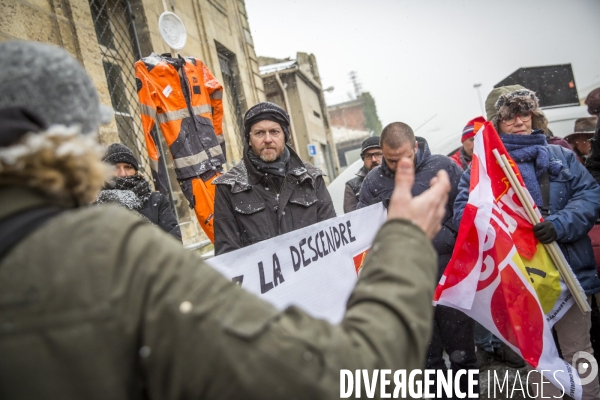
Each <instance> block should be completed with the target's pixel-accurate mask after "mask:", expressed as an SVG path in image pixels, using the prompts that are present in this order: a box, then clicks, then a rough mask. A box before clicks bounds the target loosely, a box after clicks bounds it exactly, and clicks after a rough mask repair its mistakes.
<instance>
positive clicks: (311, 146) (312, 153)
mask: <svg viewBox="0 0 600 400" xmlns="http://www.w3.org/2000/svg"><path fill="white" fill-rule="evenodd" d="M308 155H309V156H311V157H314V156H316V155H317V145H316V144H309V145H308Z"/></svg>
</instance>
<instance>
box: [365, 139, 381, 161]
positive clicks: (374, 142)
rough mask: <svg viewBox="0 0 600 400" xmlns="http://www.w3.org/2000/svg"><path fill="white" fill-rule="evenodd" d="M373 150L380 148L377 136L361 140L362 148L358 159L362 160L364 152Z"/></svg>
mask: <svg viewBox="0 0 600 400" xmlns="http://www.w3.org/2000/svg"><path fill="white" fill-rule="evenodd" d="M374 148H378V149H380V148H381V144H380V143H379V136H371V137H368V138H366V139H365V140H363V142H362V147H361V149H360V158H363V156H364V154H365V151H367V150H369V149H374Z"/></svg>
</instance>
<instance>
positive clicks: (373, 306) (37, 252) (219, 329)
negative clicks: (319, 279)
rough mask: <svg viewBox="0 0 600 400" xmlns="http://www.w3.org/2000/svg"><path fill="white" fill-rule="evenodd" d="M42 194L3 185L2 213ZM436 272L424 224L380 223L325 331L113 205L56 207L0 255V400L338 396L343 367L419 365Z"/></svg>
mask: <svg viewBox="0 0 600 400" xmlns="http://www.w3.org/2000/svg"><path fill="white" fill-rule="evenodd" d="M43 202H44V200H43V199H41V198H39V197H36V195H35V194H34V193H32V192H28V191H26V190H24V189H14V188H13V189H0V219H2V218H4V217H6V216H7V215H9V214H12V213H15V212H19V211H21V210H22V209H23V208H27V207H33V206H36V205H39V204H42V203H43ZM436 272H437V264H436V255H435V251H434V250H433V248H432V246H431V244H430V242H429V240H427V238H426V237H425V235H424V234H423V232H422V231H421V230H420V229H418V228H417V227H415V226H413V225H412V224H410V223H408V222H406V221H401V220H396V221H392V222H388V223H386V224H385V225H384V226H383V228H382V229H381V231H380V232H379V234H378V235H377V238H376V239H375V242H374V244H373V247H372V251H371V252H370V254H369V256H368V258H367V261H366V265H365V266H364V268H363V271H362V273H361V276H360V278H359V280H358V282H357V285H356V288H355V290H354V292H353V293H352V295H351V297H350V299H349V301H348V311H347V313H346V316H345V318H344V320H343V321H342V322H341V323H340V324H339V325H337V326H332V325H330V324H328V323H327V322H325V321H322V320H315V319H313V318H311V317H310V316H308V315H307V314H306V313H304V312H303V311H302V310H300V309H298V308H295V307H290V308H288V309H287V310H285V311H278V310H276V309H275V308H273V307H272V306H270V305H269V304H267V303H265V302H264V301H261V300H260V299H259V298H258V297H256V296H254V295H252V294H250V293H247V292H246V291H244V290H242V289H240V288H239V287H238V286H236V285H235V284H233V283H232V282H230V281H228V280H227V279H225V278H224V277H223V276H221V275H220V274H219V273H218V272H216V271H215V270H213V269H212V268H210V267H209V266H207V265H206V264H204V263H203V262H202V261H201V259H200V258H198V257H197V256H196V255H194V254H193V253H191V252H187V251H185V250H183V249H182V248H181V243H179V242H177V241H176V240H175V239H173V238H172V237H170V236H169V235H167V234H166V233H164V232H162V231H161V230H160V229H159V228H157V227H154V226H151V225H149V224H146V223H144V222H143V221H142V220H141V219H139V218H137V217H136V216H134V215H132V214H130V213H128V212H127V211H126V210H124V209H122V208H120V207H116V206H97V207H90V208H82V209H73V210H69V211H65V212H63V213H61V214H59V215H58V216H56V217H54V218H53V219H51V220H49V221H48V222H46V223H44V224H43V225H42V226H41V227H39V228H38V229H37V230H36V231H34V232H33V233H32V234H30V235H29V236H28V237H26V238H25V239H24V240H23V241H21V242H20V243H19V244H18V245H17V246H16V247H15V248H13V249H12V250H11V251H10V252H9V253H8V255H7V256H6V257H5V258H4V259H3V260H1V261H0V398H2V399H13V400H16V399H36V400H39V399H61V400H70V399H86V400H92V399H102V400H120V399H142V398H147V397H149V398H152V399H220V400H223V399H246V398H247V399H321V398H327V399H329V398H332V399H333V398H339V394H340V382H339V380H340V369H342V368H344V369H350V370H355V369H373V368H388V369H392V370H396V369H400V368H406V369H413V368H422V367H423V365H424V360H425V350H426V348H427V344H428V341H429V336H430V326H431V320H432V307H431V298H432V294H433V289H434V285H435V276H436Z"/></svg>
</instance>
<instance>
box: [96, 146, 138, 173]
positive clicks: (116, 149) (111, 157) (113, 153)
mask: <svg viewBox="0 0 600 400" xmlns="http://www.w3.org/2000/svg"><path fill="white" fill-rule="evenodd" d="M102 161H104V162H106V163H109V164H112V165H116V164H117V163H127V164H131V165H132V166H133V168H135V170H136V171H137V170H139V169H140V166H139V163H138V160H137V159H136V158H135V156H134V155H133V152H132V151H131V150H129V147H127V146H125V145H123V144H121V143H113V144H111V145H110V146H108V149H106V153H104V155H103V156H102Z"/></svg>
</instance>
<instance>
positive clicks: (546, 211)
mask: <svg viewBox="0 0 600 400" xmlns="http://www.w3.org/2000/svg"><path fill="white" fill-rule="evenodd" d="M539 184H540V191H541V192H542V202H543V205H542V208H541V209H540V212H541V213H542V217H544V218H546V217H547V216H548V215H550V176H549V175H548V170H546V171H544V173H543V174H542V176H540V180H539Z"/></svg>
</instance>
